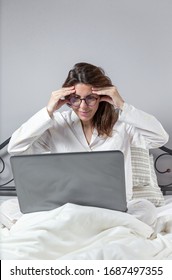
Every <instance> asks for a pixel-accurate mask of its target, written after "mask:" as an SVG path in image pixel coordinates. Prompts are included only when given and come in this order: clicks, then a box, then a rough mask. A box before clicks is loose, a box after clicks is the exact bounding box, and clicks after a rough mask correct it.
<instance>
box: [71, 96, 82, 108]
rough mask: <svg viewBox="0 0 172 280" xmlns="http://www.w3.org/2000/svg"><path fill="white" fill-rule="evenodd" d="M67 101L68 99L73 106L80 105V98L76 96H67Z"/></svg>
mask: <svg viewBox="0 0 172 280" xmlns="http://www.w3.org/2000/svg"><path fill="white" fill-rule="evenodd" d="M69 101H70V103H71V105H73V106H79V105H80V98H79V97H77V96H71V97H70V98H69Z"/></svg>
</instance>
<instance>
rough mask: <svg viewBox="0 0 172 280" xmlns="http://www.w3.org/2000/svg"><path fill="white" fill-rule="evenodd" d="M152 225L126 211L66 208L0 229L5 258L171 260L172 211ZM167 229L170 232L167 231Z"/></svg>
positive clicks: (22, 218) (22, 220)
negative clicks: (154, 228) (154, 225)
mask: <svg viewBox="0 0 172 280" xmlns="http://www.w3.org/2000/svg"><path fill="white" fill-rule="evenodd" d="M167 212H168V211H166V212H165V213H164V214H163V215H160V216H159V218H158V223H157V227H156V228H157V229H156V231H159V233H157V234H156V231H154V230H153V229H152V228H151V227H149V226H148V225H146V224H145V223H143V222H141V221H139V220H137V219H136V218H134V217H133V216H131V215H129V214H127V213H121V212H118V211H113V210H107V209H101V208H95V207H87V206H78V205H74V204H66V205H64V206H62V207H60V208H57V209H55V210H51V211H46V212H37V213H31V214H25V215H23V216H22V217H21V218H19V220H18V221H17V223H16V224H15V225H13V226H12V228H11V230H10V231H8V230H5V229H1V245H0V246H1V259H6V260H8V259H11V260H22V259H23V260H26V259H32V260H34V259H38V260H41V259H44V260H45V259H47V260H48V259H54V260H55V259H68V260H70V259H73V260H76V259H79V260H83V259H84V260H98V259H100V260H115V259H118V260H120V259H128V260H130V259H138V260H139V259H172V213H169V212H168V215H167ZM165 231H166V232H165Z"/></svg>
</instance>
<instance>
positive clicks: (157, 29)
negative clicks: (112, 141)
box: [0, 0, 172, 147]
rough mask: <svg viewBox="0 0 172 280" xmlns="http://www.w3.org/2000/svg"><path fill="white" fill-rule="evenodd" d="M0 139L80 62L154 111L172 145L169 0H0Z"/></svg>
mask: <svg viewBox="0 0 172 280" xmlns="http://www.w3.org/2000/svg"><path fill="white" fill-rule="evenodd" d="M0 5H1V7H0V8H1V15H0V16H1V53H0V55H1V58H0V59H1V76H0V82H1V92H0V94H1V95H0V98H1V100H0V101H1V103H0V117H1V122H0V125H1V127H0V143H1V142H3V141H4V140H5V139H6V138H8V137H9V136H10V135H11V134H12V132H13V131H14V130H15V129H17V128H18V127H19V126H20V125H21V124H22V123H23V122H24V121H26V120H27V118H29V117H30V116H31V115H32V114H34V113H35V112H36V111H37V110H39V109H41V108H42V107H43V106H45V105H46V103H47V101H48V99H49V96H50V94H51V92H52V91H53V90H56V89H58V88H59V87H60V86H61V84H62V83H63V81H64V79H65V78H66V75H67V73H68V70H69V69H70V68H71V67H72V66H73V65H74V64H75V63H76V62H80V61H86V62H90V63H93V64H96V65H98V66H102V67H103V68H104V69H105V71H106V73H107V74H108V75H109V76H110V77H111V79H112V81H113V83H114V84H116V85H117V87H118V89H119V91H120V93H121V95H122V96H123V98H124V99H125V100H126V101H127V102H128V103H131V104H133V105H134V106H136V107H138V108H140V109H142V110H145V111H147V112H149V113H152V114H154V115H155V116H156V117H157V118H158V119H159V120H160V121H161V123H162V124H163V126H164V127H165V129H166V130H167V131H168V133H169V134H170V140H169V143H168V145H167V146H169V147H170V146H171V147H172V140H171V139H172V126H171V115H172V113H171V112H172V90H171V88H172V86H171V84H172V1H171V0H144V1H143V0H87V1H85V0H1V2H0Z"/></svg>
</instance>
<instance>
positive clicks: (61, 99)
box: [47, 86, 75, 117]
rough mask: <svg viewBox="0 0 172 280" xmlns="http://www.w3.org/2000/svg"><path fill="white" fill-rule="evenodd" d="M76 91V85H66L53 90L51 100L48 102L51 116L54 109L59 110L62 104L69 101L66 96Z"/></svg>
mask: <svg viewBox="0 0 172 280" xmlns="http://www.w3.org/2000/svg"><path fill="white" fill-rule="evenodd" d="M72 93H75V87H74V86H72V87H66V88H65V87H64V88H61V89H59V90H56V91H53V92H52V94H51V97H50V100H49V102H48V104H47V111H48V114H49V115H50V117H52V115H53V113H54V111H56V110H58V109H59V108H60V107H61V106H63V105H64V104H65V103H67V100H66V99H65V97H66V96H68V95H70V94H72Z"/></svg>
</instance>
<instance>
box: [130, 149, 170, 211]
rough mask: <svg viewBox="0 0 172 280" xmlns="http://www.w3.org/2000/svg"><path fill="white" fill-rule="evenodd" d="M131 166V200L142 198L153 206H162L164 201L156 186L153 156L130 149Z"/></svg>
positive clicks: (144, 150) (142, 150)
mask: <svg viewBox="0 0 172 280" xmlns="http://www.w3.org/2000/svg"><path fill="white" fill-rule="evenodd" d="M131 164H132V172H133V199H138V198H144V199H147V200H149V201H151V202H152V203H153V204H154V205H155V206H162V205H164V203H165V200H164V197H163V194H162V192H161V190H160V187H159V186H158V182H157V176H156V173H155V169H154V160H153V155H149V150H147V149H143V148H138V147H132V148H131Z"/></svg>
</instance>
